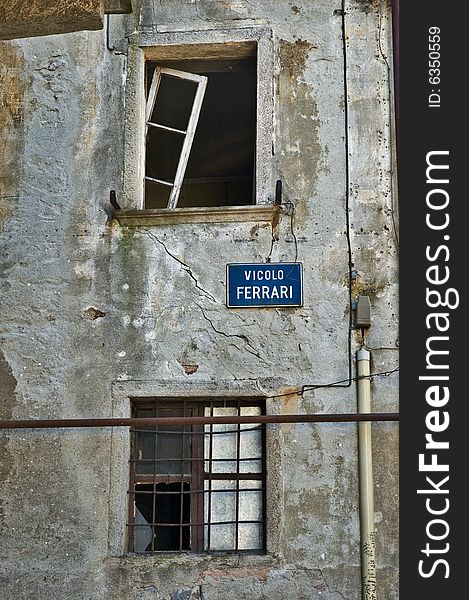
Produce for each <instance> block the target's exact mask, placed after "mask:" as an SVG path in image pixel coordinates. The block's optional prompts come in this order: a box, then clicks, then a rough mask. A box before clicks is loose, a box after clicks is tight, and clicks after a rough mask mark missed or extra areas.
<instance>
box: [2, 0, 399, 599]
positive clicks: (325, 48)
mask: <svg viewBox="0 0 469 600" xmlns="http://www.w3.org/2000/svg"><path fill="white" fill-rule="evenodd" d="M339 9H340V3H339V2H336V3H335V4H331V3H330V2H329V0H314V1H313V0H301V1H300V0H298V1H296V2H280V3H278V2H271V1H269V0H259V1H257V2H243V1H241V2H234V1H223V2H208V1H207V2H206V1H202V0H199V1H197V2H192V1H189V0H187V1H183V0H181V1H180V2H177V3H176V2H158V3H157V2H151V1H149V0H148V1H144V0H142V1H141V2H140V6H139V7H137V10H136V14H135V15H131V16H127V17H124V16H115V17H111V24H112V29H111V35H110V36H109V40H108V42H109V43H110V46H111V47H112V46H115V47H118V48H119V51H118V52H113V51H110V50H108V48H107V45H106V32H104V31H103V32H95V33H92V32H83V33H74V34H67V35H62V36H51V37H48V38H36V39H30V40H21V41H14V42H13V41H12V42H3V43H2V44H1V45H0V57H1V80H2V97H1V100H0V137H1V138H2V139H1V141H2V143H1V144H0V148H2V153H3V157H2V158H3V160H2V161H1V164H2V166H1V194H0V195H1V198H0V203H1V204H0V219H1V221H0V222H1V225H2V232H1V238H2V257H3V260H2V269H3V278H2V296H3V306H2V342H3V359H2V360H0V382H1V385H2V395H1V396H0V398H1V404H0V410H1V413H0V417H2V418H17V419H20V418H60V417H64V418H67V417H110V416H111V415H112V414H115V413H113V411H115V410H116V406H120V405H118V401H117V400H116V392H115V390H116V389H117V388H116V386H119V384H120V383H122V386H123V387H124V388H125V386H130V387H131V386H137V387H138V386H139V385H140V382H144V385H145V389H146V390H151V389H159V388H161V387H164V385H168V386H169V387H171V386H173V387H174V388H177V389H179V388H178V386H179V387H180V388H181V389H184V390H193V394H194V395H196V394H197V393H198V391H199V390H200V389H202V388H210V386H215V387H217V386H218V387H221V388H223V389H225V388H226V389H228V390H229V389H232V390H236V389H237V386H238V387H239V386H241V387H242V386H250V385H252V386H256V385H258V386H259V385H261V384H260V383H258V384H256V382H265V381H267V380H269V378H272V377H273V376H275V377H276V378H279V383H276V384H275V385H276V387H275V390H277V391H282V390H283V391H285V390H289V389H291V388H292V387H293V388H295V387H297V386H301V385H303V384H313V385H314V384H327V383H330V382H335V381H343V380H347V378H348V368H349V362H348V360H349V358H348V335H349V280H348V271H349V265H348V261H349V254H348V241H347V218H346V217H347V213H346V207H347V200H346V192H347V185H346V182H347V178H348V181H349V202H348V208H349V212H348V219H349V224H350V231H349V237H350V243H351V249H352V260H353V268H354V270H355V271H356V276H355V278H354V280H353V287H352V292H353V295H354V297H355V296H356V295H357V294H358V293H362V294H367V295H369V296H370V298H371V301H372V311H373V312H372V327H371V328H370V330H369V332H368V334H367V339H366V342H367V344H368V346H369V347H370V348H371V353H372V370H373V371H374V372H384V371H388V370H391V369H393V368H394V367H396V365H397V359H398V357H397V346H398V341H397V335H398V334H397V278H398V275H397V267H396V263H397V255H396V247H397V240H396V235H397V231H396V223H395V207H394V196H393V190H392V178H391V170H392V161H391V152H390V150H391V139H390V124H391V116H390V105H389V102H390V83H389V74H390V71H389V66H390V64H391V49H390V12H389V10H390V8H389V3H388V2H387V1H386V0H374V1H371V0H370V1H364V0H350V1H348V2H346V17H345V22H346V80H344V72H345V70H344V55H343V38H342V17H341V15H340V10H339ZM134 18H137V19H138V20H139V23H140V25H139V27H140V28H141V29H142V30H145V31H153V32H156V33H158V32H161V33H162V34H163V33H165V34H168V32H169V33H171V32H175V31H180V30H183V31H184V30H186V31H187V30H190V29H191V30H194V31H197V30H203V31H207V30H210V29H213V28H215V29H220V28H223V29H230V28H240V27H241V28H242V27H259V26H261V27H265V28H270V29H271V30H272V39H273V48H274V57H275V65H274V76H275V77H274V79H275V80H274V89H275V98H274V136H273V138H274V139H273V140H272V142H273V143H272V148H273V154H272V157H271V162H270V165H268V168H269V169H270V172H271V177H272V182H273V183H274V182H275V180H277V179H282V181H283V188H284V200H285V202H287V203H291V204H293V205H294V207H295V209H294V212H293V214H291V215H288V214H284V215H283V216H282V218H281V220H280V222H279V223H278V224H277V225H276V227H275V228H274V229H273V228H272V226H271V224H269V223H263V222H259V223H258V224H256V223H225V224H216V223H211V224H206V225H201V224H177V225H159V226H142V227H138V228H130V227H128V228H127V227H122V226H120V225H119V224H118V223H117V221H116V220H115V219H112V218H111V217H112V214H111V211H110V205H109V190H111V189H115V190H117V195H118V198H120V197H121V193H122V186H123V175H122V173H123V171H124V167H125V166H126V158H125V156H124V147H125V146H124V136H125V132H124V126H123V124H124V123H125V120H126V119H125V110H126V107H125V83H126V76H127V72H128V67H129V64H128V60H127V57H126V55H125V54H123V52H124V51H125V44H124V43H123V42H122V39H121V38H123V36H124V32H126V33H130V32H132V30H133V27H134ZM195 35H197V34H195ZM132 40H133V41H132ZM131 43H133V44H138V34H135V33H134V35H133V37H132V39H131ZM344 83H346V86H345V85H344ZM345 90H347V98H346V95H345ZM346 100H347V101H346ZM346 108H348V113H347V117H348V136H346V131H345V122H346V119H345V110H346ZM346 141H347V142H348V149H347V148H346ZM347 154H348V162H347V161H346V158H347ZM127 160H128V159H127ZM127 166H128V165H127ZM273 194H274V189H272V196H273ZM291 204H288V207H290V208H291ZM290 213H291V211H290ZM268 258H270V259H271V260H272V261H273V262H275V261H293V260H295V259H296V258H297V259H298V260H299V261H301V262H303V265H304V288H305V289H304V298H305V302H304V306H303V307H301V308H298V309H261V310H254V309H250V310H245V311H241V310H233V309H230V310H228V309H226V307H225V265H226V263H229V262H263V261H265V260H266V259H268ZM359 342H360V336H359V335H358V332H355V331H354V332H353V335H352V350H353V351H354V350H355V349H356V348H357V347H358V346H357V345H358V344H359ZM188 365H189V366H190V368H188ZM262 385H264V384H262ZM261 387H262V386H261ZM187 393H189V392H187ZM372 393H373V408H374V410H376V411H386V410H396V407H397V376H396V374H393V375H391V376H389V377H376V378H375V379H374V380H373V386H372ZM271 409H272V411H276V412H284V413H294V412H296V411H298V412H300V413H308V412H328V411H330V412H334V411H335V412H347V411H350V412H354V411H355V410H356V391H355V385H354V384H352V385H351V386H349V387H336V388H334V387H332V388H331V387H325V388H321V387H319V388H318V389H314V390H310V391H307V392H305V394H304V395H303V397H301V396H298V395H296V394H292V395H290V396H286V397H284V399H283V400H280V401H279V400H277V401H273V404H272V407H271ZM271 429H272V436H271V442H270V443H271V446H270V451H271V453H272V456H273V457H274V458H273V462H272V463H271V465H272V468H273V470H272V472H270V473H269V474H268V477H269V478H271V479H272V480H275V490H276V493H277V494H278V497H276V498H275V502H272V503H271V504H270V505H269V506H270V509H271V510H270V511H269V514H268V515H267V518H268V519H269V518H270V520H271V521H272V522H274V523H273V524H272V523H271V530H270V531H271V532H272V540H273V542H275V544H274V547H272V543H273V542H272V540H271V542H270V546H269V555H268V556H263V557H206V556H187V555H185V556H179V557H160V556H153V557H146V556H145V557H135V556H125V555H123V553H122V552H120V553H119V552H116V551H115V549H114V546H113V544H114V542H113V540H114V537H113V536H117V538H118V537H119V535H120V534H123V533H125V523H121V522H119V521H118V520H116V512H115V508H114V507H115V506H116V505H117V506H118V505H119V502H121V503H122V501H123V502H124V504H125V502H126V498H125V497H124V498H123V499H122V498H121V497H120V495H119V494H120V492H119V491H116V485H115V482H116V481H118V480H119V478H121V479H122V478H124V479H125V472H126V471H125V470H126V468H127V463H126V461H127V458H128V457H127V456H126V455H125V453H123V454H121V455H119V448H120V447H121V445H122V444H121V441H122V440H121V437H120V436H121V435H122V433H120V432H114V434H111V431H109V430H107V429H90V430H65V431H63V430H58V431H46V430H44V431H34V432H32V431H15V432H9V433H5V432H3V433H1V434H0V499H1V502H2V503H1V505H0V508H1V511H0V532H1V533H0V555H1V561H0V565H1V566H0V569H1V570H0V591H1V594H0V595H1V596H5V597H7V596H8V595H12V596H13V597H16V598H29V597H31V596H33V597H38V598H46V597H50V598H53V599H55V598H57V599H59V598H60V599H62V598H64V597H67V598H73V599H86V600H91V599H93V600H94V599H101V598H102V599H104V598H113V599H115V600H124V599H125V600H127V599H133V600H149V599H157V598H159V599H163V598H164V599H168V600H169V599H174V600H175V599H183V598H184V599H189V598H192V600H195V599H197V598H200V599H201V598H204V599H205V600H209V599H210V600H212V599H216V600H223V599H225V598H230V599H231V598H250V599H251V598H252V599H259V600H260V599H261V598H269V599H270V598H272V599H275V600H280V599H284V598H289V597H298V598H304V599H306V598H308V599H309V598H311V599H314V598H323V599H328V600H337V599H338V598H345V599H346V600H358V599H359V598H360V597H361V584H360V581H361V578H360V552H359V545H360V541H359V518H358V467H357V464H358V463H357V432H356V426H355V425H352V424H327V425H304V424H303V425H284V426H277V427H273V428H271ZM397 432H398V427H397V424H395V423H389V424H380V425H373V436H374V437H373V442H374V465H375V484H376V517H377V557H378V598H379V599H380V600H384V599H386V600H394V599H395V598H397V597H398V591H397V534H396V531H397V513H398V511H397ZM124 446H125V444H124ZM116 449H117V450H116ZM116 465H117V466H116ZM121 495H122V494H121ZM123 495H124V496H125V493H124V494H123ZM116 531H117V533H115V532H116ZM119 532H120V533H119ZM117 538H116V539H117ZM117 546H118V543H117Z"/></svg>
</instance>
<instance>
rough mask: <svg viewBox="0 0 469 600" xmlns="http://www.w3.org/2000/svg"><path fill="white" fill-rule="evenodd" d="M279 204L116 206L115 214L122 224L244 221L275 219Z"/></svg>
mask: <svg viewBox="0 0 469 600" xmlns="http://www.w3.org/2000/svg"><path fill="white" fill-rule="evenodd" d="M278 210H279V207H278V206H273V205H271V204H268V205H267V204H264V205H260V204H258V205H257V206H252V205H249V206H222V207H206V206H204V207H200V208H199V207H197V208H172V209H167V208H154V209H144V210H116V211H115V213H114V218H116V219H117V220H118V221H119V223H120V224H121V225H126V226H131V227H138V226H142V225H175V224H178V223H244V222H246V221H272V218H273V216H274V215H275V213H276V212H277V211H278Z"/></svg>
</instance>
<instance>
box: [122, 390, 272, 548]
mask: <svg viewBox="0 0 469 600" xmlns="http://www.w3.org/2000/svg"><path fill="white" fill-rule="evenodd" d="M263 412H264V410H263V403H261V402H259V401H257V400H240V399H236V400H223V401H213V400H212V401H207V400H190V401H189V400H185V401H180V402H175V401H174V400H173V401H171V400H169V401H168V400H163V399H158V400H154V401H152V402H148V399H146V400H144V401H143V400H142V401H139V400H134V402H133V414H134V416H135V417H137V418H139V417H143V418H158V417H197V416H200V417H223V416H226V417H228V416H230V417H242V416H256V415H258V416H260V415H261V414H263ZM131 432H132V443H131V459H130V490H129V494H130V502H129V523H128V525H129V551H130V552H139V553H140V552H159V551H165V552H167V551H179V552H180V551H184V550H186V551H192V552H212V551H223V552H229V551H233V552H249V551H252V552H259V551H262V550H263V549H264V547H265V532H264V497H265V460H264V458H265V435H264V433H265V426H264V425H255V426H252V425H249V424H235V425H233V424H214V423H210V424H205V425H176V426H168V425H162V426H158V425H156V426H148V427H138V428H133V429H132V430H131Z"/></svg>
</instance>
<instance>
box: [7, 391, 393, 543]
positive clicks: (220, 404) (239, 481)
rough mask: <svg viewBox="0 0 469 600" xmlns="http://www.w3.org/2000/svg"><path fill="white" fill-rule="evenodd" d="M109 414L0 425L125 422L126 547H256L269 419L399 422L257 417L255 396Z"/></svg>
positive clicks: (143, 402) (143, 405)
mask: <svg viewBox="0 0 469 600" xmlns="http://www.w3.org/2000/svg"><path fill="white" fill-rule="evenodd" d="M132 408H133V415H132V417H125V418H110V419H109V418H108V419H24V420H0V430H2V429H5V430H7V429H62V428H89V427H130V428H131V430H130V431H131V435H132V455H131V459H130V489H129V500H130V501H129V519H128V528H129V551H130V552H138V553H141V552H143V553H155V552H160V551H162V552H171V551H174V552H180V551H191V552H216V551H221V552H230V551H232V552H249V551H252V552H255V553H259V552H262V551H264V550H265V489H266V488H265V486H266V467H265V426H266V424H268V423H271V424H273V423H360V422H375V421H377V422H384V421H399V413H397V412H382V413H371V412H370V413H321V414H303V415H299V414H294V415H266V414H265V411H264V408H265V403H264V401H263V400H258V399H254V400H252V399H248V400H246V399H242V400H239V399H235V400H234V399H232V400H210V399H200V400H197V399H190V400H186V401H184V400H174V399H171V400H165V399H158V400H154V399H148V398H146V399H138V398H134V399H133V404H132Z"/></svg>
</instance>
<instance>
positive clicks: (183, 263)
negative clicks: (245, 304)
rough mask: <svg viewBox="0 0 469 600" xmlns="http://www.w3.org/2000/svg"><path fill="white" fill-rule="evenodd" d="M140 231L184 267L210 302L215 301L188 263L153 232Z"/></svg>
mask: <svg viewBox="0 0 469 600" xmlns="http://www.w3.org/2000/svg"><path fill="white" fill-rule="evenodd" d="M142 233H143V234H144V235H147V236H148V237H149V238H151V239H153V240H155V241H156V242H158V244H160V245H161V246H162V247H163V248H164V251H165V252H166V254H167V255H168V256H170V257H171V258H172V259H173V260H175V261H176V262H177V263H178V264H179V265H181V267H182V268H183V269H184V271H185V272H186V273H187V274H188V275H189V277H190V278H191V279H192V280H193V282H194V283H195V287H196V288H197V289H198V290H200V291H201V292H202V293H203V294H204V295H205V296H206V297H207V298H208V299H209V300H211V301H212V302H217V300H216V298H214V297H213V296H212V294H211V293H210V292H208V291H207V290H205V289H204V288H203V287H202V286H201V285H199V282H198V280H197V278H196V277H195V275H194V274H193V273H192V270H191V268H190V267H189V265H187V264H186V263H185V262H184V261H182V260H181V259H180V258H178V257H177V256H175V255H174V254H172V253H171V252H170V251H169V250H168V248H167V247H166V244H165V243H164V242H162V241H161V240H160V239H159V238H157V237H156V235H155V234H154V233H152V232H151V231H142Z"/></svg>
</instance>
